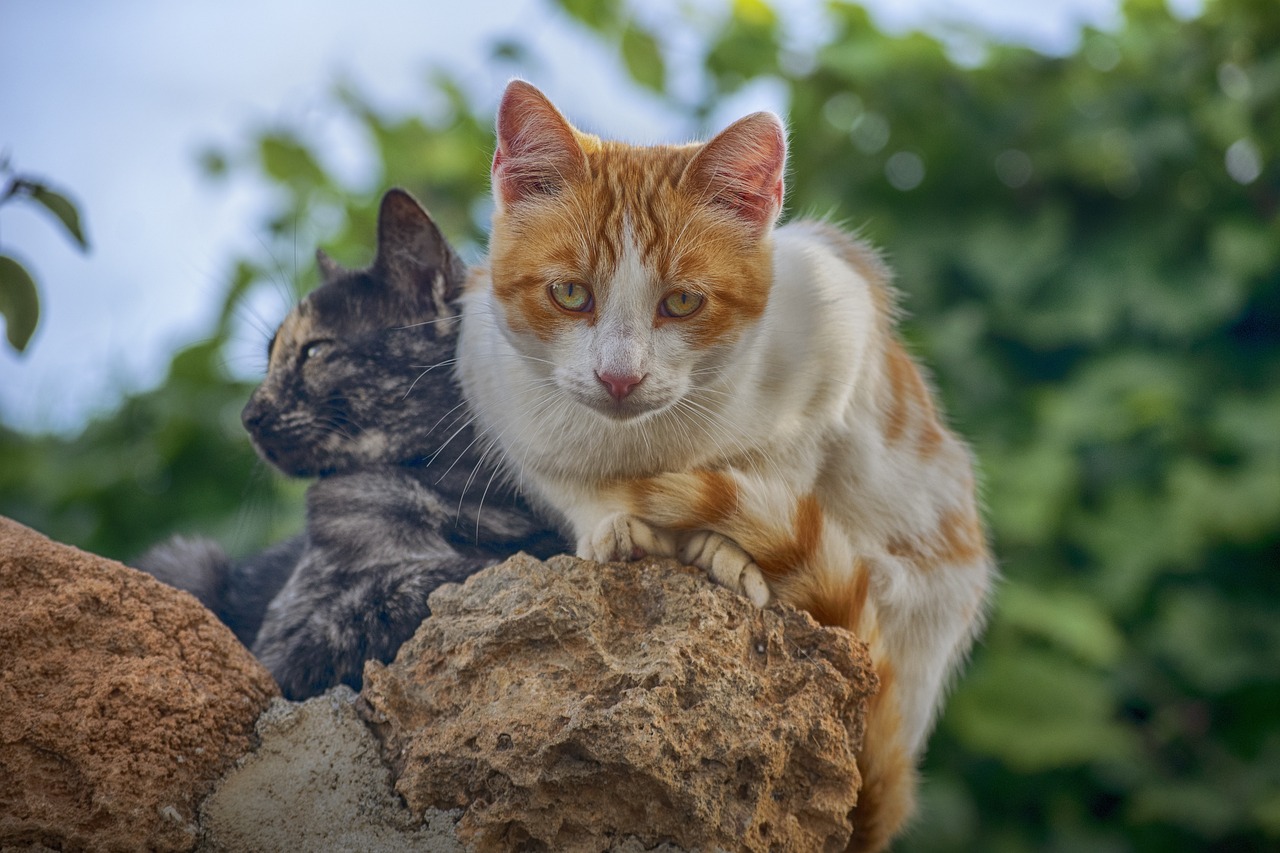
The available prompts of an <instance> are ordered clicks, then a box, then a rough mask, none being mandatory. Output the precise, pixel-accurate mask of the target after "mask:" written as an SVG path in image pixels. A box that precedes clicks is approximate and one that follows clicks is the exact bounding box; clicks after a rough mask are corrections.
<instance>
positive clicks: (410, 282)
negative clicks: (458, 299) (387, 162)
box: [373, 189, 466, 308]
mask: <svg viewBox="0 0 1280 853" xmlns="http://www.w3.org/2000/svg"><path fill="white" fill-rule="evenodd" d="M373 270H374V272H375V273H377V274H378V275H379V276H380V277H381V278H382V279H383V280H384V281H386V283H387V284H388V285H389V286H390V287H392V288H394V289H396V290H399V291H401V292H402V293H403V294H404V295H405V296H406V297H408V298H409V299H410V300H411V301H418V300H424V299H425V300H430V302H431V303H433V304H434V305H435V306H436V307H437V308H440V307H441V306H443V305H444V303H445V302H448V301H450V300H452V299H453V297H455V296H456V295H457V294H458V291H459V290H460V289H461V287H462V282H463V279H464V278H465V277H466V266H465V265H464V264H463V263H462V260H461V259H460V258H459V257H458V255H457V253H455V252H454V251H453V247H452V246H450V245H449V241H448V240H446V239H445V238H444V235H443V234H441V233H440V229H439V228H438V227H436V223H435V221H434V220H432V218H431V215H430V214H428V213H427V211H426V210H424V209H423V207H422V205H420V204H418V202H417V200H416V199H414V197H413V196H411V195H409V194H408V193H407V192H405V191H404V190H400V189H390V190H387V192H386V194H385V195H383V196H382V206H381V207H380V208H379V209H378V256H377V258H375V259H374V262H373Z"/></svg>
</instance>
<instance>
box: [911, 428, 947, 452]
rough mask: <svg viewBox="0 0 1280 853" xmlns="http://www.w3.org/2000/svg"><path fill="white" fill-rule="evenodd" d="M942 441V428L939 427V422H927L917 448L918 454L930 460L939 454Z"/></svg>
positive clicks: (921, 432)
mask: <svg viewBox="0 0 1280 853" xmlns="http://www.w3.org/2000/svg"><path fill="white" fill-rule="evenodd" d="M942 439H943V431H942V427H941V426H939V425H938V422H937V420H930V421H927V422H926V423H925V425H924V428H923V429H922V430H921V431H920V443H919V445H918V446H917V447H916V452H917V453H919V454H920V456H921V457H923V458H925V459H928V458H929V457H930V456H932V455H934V454H935V453H937V452H938V448H940V447H942Z"/></svg>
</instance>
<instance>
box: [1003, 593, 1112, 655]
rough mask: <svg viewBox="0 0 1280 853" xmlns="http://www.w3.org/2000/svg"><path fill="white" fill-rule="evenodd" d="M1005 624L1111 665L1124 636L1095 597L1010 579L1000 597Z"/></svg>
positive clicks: (1064, 648) (1071, 651) (1070, 652)
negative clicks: (1043, 588)
mask: <svg viewBox="0 0 1280 853" xmlns="http://www.w3.org/2000/svg"><path fill="white" fill-rule="evenodd" d="M997 607H998V608H999V614H1000V615H999V618H1000V621H1001V622H1002V624H1004V625H1006V626H1009V627H1012V628H1016V629H1018V630H1019V631H1022V632H1024V633H1026V634H1028V635H1030V636H1034V637H1041V638H1043V639H1045V640H1048V641H1049V642H1050V643H1052V644H1053V645H1054V646H1055V647H1056V648H1058V649H1060V650H1062V651H1064V652H1067V653H1068V654H1071V655H1074V656H1075V657H1076V658H1077V659H1078V660H1080V661H1082V662H1084V663H1088V664H1093V665H1094V666H1111V665H1113V664H1115V663H1116V661H1117V660H1118V659H1119V657H1120V652H1121V650H1122V649H1123V648H1124V638H1123V637H1122V636H1121V635H1120V632H1119V630H1117V628H1116V626H1115V623H1114V622H1113V621H1112V620H1111V618H1110V617H1109V616H1108V615H1107V612H1106V610H1105V609H1104V608H1103V606H1102V603H1101V602H1099V601H1098V600H1097V599H1096V598H1095V597H1093V596H1089V595H1085V594H1083V593H1080V592H1075V591H1072V590H1063V589H1059V590H1053V591H1050V590H1042V589H1038V588H1036V587H1033V586H1031V585H1029V584H1025V583H1020V582H1018V581H1015V580H1008V581H1006V582H1005V583H1004V584H1003V585H1001V587H1000V591H999V596H998V598H997Z"/></svg>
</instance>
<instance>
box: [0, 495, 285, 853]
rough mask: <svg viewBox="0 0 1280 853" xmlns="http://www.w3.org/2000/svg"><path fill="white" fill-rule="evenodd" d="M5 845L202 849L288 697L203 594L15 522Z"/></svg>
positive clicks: (7, 528) (2, 734)
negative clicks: (202, 834)
mask: <svg viewBox="0 0 1280 853" xmlns="http://www.w3.org/2000/svg"><path fill="white" fill-rule="evenodd" d="M0 649H3V658H2V669H0V708H2V709H3V711H2V712H0V847H23V848H26V849H32V848H34V849H39V847H40V845H43V846H46V847H49V848H53V849H58V850H93V851H98V850H144V849H146V850H166V851H167V850H189V849H191V848H192V846H193V845H194V844H195V842H196V832H197V829H196V825H195V818H196V809H197V807H198V805H199V803H200V800H201V799H202V798H203V797H204V796H205V795H206V794H207V793H208V792H209V791H210V790H211V789H212V787H213V784H214V782H215V781H216V780H217V778H218V777H219V776H220V775H221V774H222V773H223V772H224V771H225V770H226V769H227V768H228V767H229V766H230V765H231V764H232V763H233V762H234V761H235V759H236V758H238V757H239V756H240V755H242V754H243V753H244V752H246V751H247V750H248V749H249V747H250V745H251V740H252V737H253V723H254V720H255V719H256V718H257V717H258V715H259V714H260V713H261V711H262V710H263V708H264V707H266V705H267V703H268V702H269V701H270V699H271V697H272V696H274V695H276V694H277V690H276V687H275V683H274V682H273V681H272V680H271V676H270V675H269V674H268V673H267V671H266V670H265V669H263V668H262V667H261V666H260V665H259V664H258V663H257V662H256V661H255V660H254V659H253V657H252V656H251V655H250V654H249V652H248V651H247V650H246V649H245V648H244V647H243V646H241V645H240V643H238V642H237V641H236V639H235V637H234V635H232V633H231V632H230V631H229V630H228V629H227V628H226V627H224V626H223V625H222V624H221V623H219V622H218V620H217V618H216V617H214V616H213V614H211V613H209V612H208V611H207V610H205V609H204V608H203V607H201V606H200V604H199V603H198V602H197V601H196V600H195V599H194V598H192V597H191V596H189V595H188V594H186V593H184V592H179V591H177V590H175V589H172V588H170V587H167V586H164V585H163V584H161V583H159V582H158V581H155V580H153V579H152V578H151V577H149V576H147V575H145V574H143V573H141V572H138V571H135V570H133V569H130V568H127V567H126V566H123V565H121V564H119V563H116V562H114V561H112V560H106V559H103V558H101V557H95V556H93V555H91V554H86V553H84V552H83V551H80V550H77V549H75V548H72V547H69V546H66V545H59V544H57V543H55V542H51V541H50V540H48V539H46V538H45V537H44V536H41V535H40V534H38V533H36V532H34V531H32V530H29V529H27V528H25V527H23V526H22V525H19V524H17V523H15V522H13V521H10V520H8V519H3V518H0Z"/></svg>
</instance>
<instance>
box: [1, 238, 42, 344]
mask: <svg viewBox="0 0 1280 853" xmlns="http://www.w3.org/2000/svg"><path fill="white" fill-rule="evenodd" d="M0 315H3V316H4V322H5V326H4V331H5V336H6V337H7V338H8V340H9V345H10V346H12V347H13V348H14V349H16V350H17V351H18V352H22V351H23V350H25V349H26V348H27V343H28V342H30V340H31V336H32V335H33V334H35V331H36V323H38V322H39V320H40V293H39V291H37V290H36V282H35V279H33V278H32V277H31V273H29V272H27V268H26V267H24V266H23V265H22V264H21V263H19V262H18V261H16V260H14V259H13V258H11V257H9V256H8V255H0Z"/></svg>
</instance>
